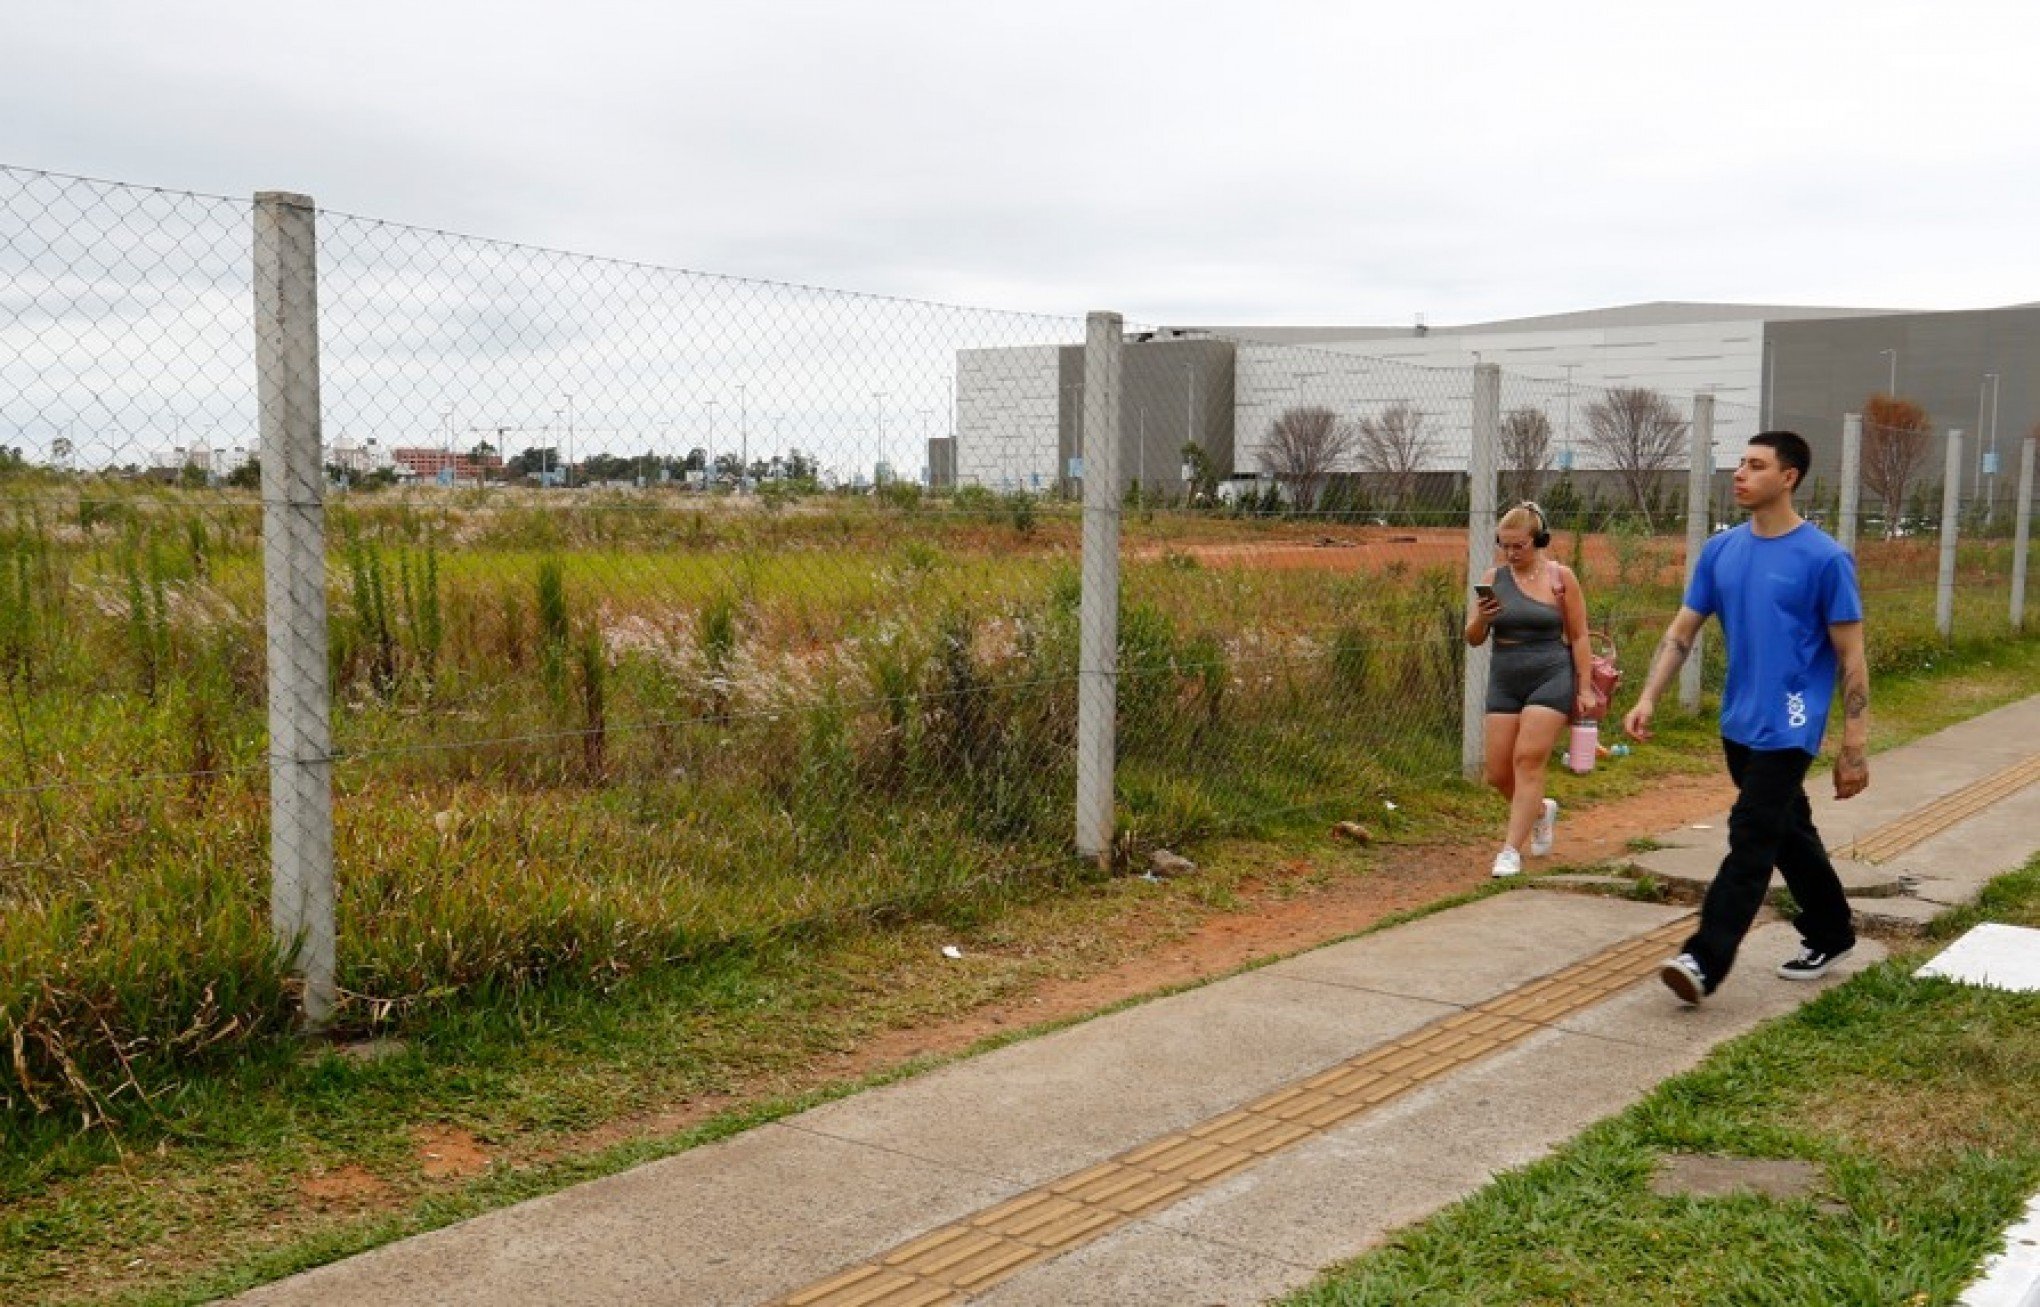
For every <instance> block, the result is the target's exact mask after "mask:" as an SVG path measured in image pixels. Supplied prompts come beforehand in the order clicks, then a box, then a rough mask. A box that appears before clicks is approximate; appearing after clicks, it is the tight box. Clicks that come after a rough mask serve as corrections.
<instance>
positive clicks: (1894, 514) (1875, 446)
mask: <svg viewBox="0 0 2040 1307" xmlns="http://www.w3.org/2000/svg"><path fill="white" fill-rule="evenodd" d="M1933 434H1934V423H1933V420H1932V419H1931V418H1929V417H1928V416H1927V411H1926V410H1925V409H1924V408H1921V407H1920V406H1919V405H1918V404H1915V403H1913V402H1912V401H1911V400H1909V399H1900V398H1899V397H1898V396H1896V395H1883V394H1879V395H1872V396H1871V397H1870V398H1869V400H1868V401H1867V402H1866V403H1865V404H1864V405H1863V484H1864V485H1866V486H1868V487H1870V490H1871V493H1873V494H1875V495H1876V496H1877V497H1878V498H1879V499H1881V500H1883V501H1884V534H1885V536H1886V537H1887V538H1888V537H1890V536H1893V535H1896V534H1897V533H1898V527H1899V519H1900V518H1901V517H1902V516H1904V514H1905V492H1906V487H1908V486H1910V485H1911V484H1912V481H1913V478H1914V477H1915V476H1918V475H1919V470H1920V464H1921V463H1923V462H1925V461H1926V457H1927V442H1928V441H1929V440H1931V439H1932V438H1933Z"/></svg>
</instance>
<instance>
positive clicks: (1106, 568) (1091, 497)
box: [1077, 313, 1126, 860]
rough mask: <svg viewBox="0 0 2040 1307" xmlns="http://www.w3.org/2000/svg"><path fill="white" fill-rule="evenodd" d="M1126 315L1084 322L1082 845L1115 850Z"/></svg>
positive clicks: (1086, 850) (1083, 849)
mask: <svg viewBox="0 0 2040 1307" xmlns="http://www.w3.org/2000/svg"><path fill="white" fill-rule="evenodd" d="M1125 337H1126V333H1125V329H1124V325H1123V319H1122V318H1121V317H1120V315H1119V314H1117V313H1092V314H1090V315H1089V316H1088V317H1087V318H1086V319H1085V328H1084V412H1083V422H1084V429H1083V437H1082V441H1083V443H1082V445H1081V446H1080V448H1082V450H1083V451H1084V452H1083V460H1084V462H1083V474H1084V543H1083V549H1084V558H1083V597H1082V599H1081V600H1080V601H1079V603H1078V626H1079V630H1078V635H1077V852H1078V853H1079V854H1081V855H1083V856H1084V857H1087V858H1098V859H1100V860H1103V859H1105V858H1107V857H1109V856H1110V854H1111V849H1112V798H1113V764H1114V748H1115V726H1116V723H1115V716H1116V714H1117V712H1118V689H1119V493H1118V492H1119V405H1120V394H1119V390H1120V371H1121V364H1122V360H1123V354H1124V350H1125Z"/></svg>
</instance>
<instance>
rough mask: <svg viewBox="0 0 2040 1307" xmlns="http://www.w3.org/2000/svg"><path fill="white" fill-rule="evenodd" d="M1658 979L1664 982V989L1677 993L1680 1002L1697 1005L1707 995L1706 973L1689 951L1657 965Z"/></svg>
mask: <svg viewBox="0 0 2040 1307" xmlns="http://www.w3.org/2000/svg"><path fill="white" fill-rule="evenodd" d="M1658 979H1659V980H1662V981H1664V982H1665V988H1666V989H1669V990H1671V991H1672V993H1674V994H1676V995H1678V998H1679V1001H1680V1002H1681V1003H1686V1004H1693V1005H1697V1004H1698V1003H1699V1002H1700V1000H1701V999H1703V998H1706V997H1707V973H1706V972H1704V971H1702V970H1701V969H1700V964H1699V963H1698V962H1696V961H1694V960H1693V955H1692V954H1691V953H1681V954H1679V956H1677V957H1675V958H1673V959H1672V960H1671V961H1670V962H1667V963H1665V964H1664V965H1663V966H1661V967H1659V968H1658Z"/></svg>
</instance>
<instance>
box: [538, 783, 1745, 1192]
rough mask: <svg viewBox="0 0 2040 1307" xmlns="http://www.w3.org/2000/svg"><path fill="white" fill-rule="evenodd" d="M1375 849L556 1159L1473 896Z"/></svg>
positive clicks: (1589, 817) (1661, 803)
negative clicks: (1349, 865)
mask: <svg viewBox="0 0 2040 1307" xmlns="http://www.w3.org/2000/svg"><path fill="white" fill-rule="evenodd" d="M1734 801H1735V788H1734V786H1733V785H1731V784H1730V783H1729V780H1728V776H1727V774H1726V772H1718V773H1709V774H1706V775H1700V776H1672V777H1667V778H1665V779H1663V780H1662V781H1659V782H1656V783H1653V784H1652V785H1651V787H1650V788H1649V789H1647V790H1644V791H1642V792H1640V793H1638V794H1635V795H1631V796H1629V797H1627V798H1624V799H1617V800H1610V801H1605V802H1602V803H1600V804H1598V805H1596V806H1595V807H1593V808H1591V809H1587V810H1583V811H1581V812H1579V813H1577V814H1574V813H1570V812H1568V813H1566V814H1564V815H1563V816H1562V817H1561V821H1560V826H1559V844H1558V847H1557V848H1556V849H1555V850H1554V852H1553V862H1555V863H1556V862H1562V863H1564V864H1565V865H1567V866H1571V867H1582V868H1584V867H1588V866H1592V865H1594V864H1596V863H1600V862H1603V861H1606V860H1607V859H1610V858H1613V857H1615V856H1616V855H1618V854H1620V853H1622V852H1624V851H1625V849H1626V848H1627V846H1628V844H1629V842H1630V841H1631V840H1634V839H1636V838H1638V837H1639V836H1648V835H1652V834H1656V833H1659V832H1663V831H1666V830H1670V829H1674V828H1676V827H1679V826H1682V825H1687V824H1690V823H1692V822H1696V821H1700V820H1703V819H1706V818H1710V817H1718V816H1719V815H1720V814H1721V813H1723V812H1725V811H1726V810H1727V808H1728V806H1729V805H1730V804H1731V803H1733V802H1734ZM1327 838H1328V840H1329V839H1330V836H1329V835H1328V836H1327ZM1377 852H1378V854H1379V856H1380V859H1381V862H1380V864H1379V866H1378V868H1377V869H1376V870H1375V871H1373V872H1371V873H1370V874H1367V875H1363V876H1337V877H1320V876H1318V875H1317V874H1316V873H1317V870H1318V869H1317V868H1316V867H1314V866H1313V865H1312V864H1311V863H1310V861H1309V860H1308V859H1293V860H1291V861H1288V862H1284V863H1280V864H1276V865H1271V866H1270V867H1268V868H1267V870H1266V871H1265V872H1264V873H1261V874H1257V875H1256V876H1254V877H1252V878H1250V879H1249V880H1248V881H1247V882H1245V883H1244V884H1243V885H1242V886H1241V887H1240V891H1241V892H1240V900H1241V902H1240V906H1239V907H1238V908H1237V909H1235V910H1230V911H1214V912H1212V913H1211V914H1210V915H1209V916H1207V917H1205V918H1204V919H1203V920H1201V921H1200V922H1198V923H1197V924H1196V925H1194V926H1193V927H1192V928H1191V929H1189V930H1188V931H1187V932H1184V931H1182V930H1180V929H1179V928H1177V927H1176V926H1175V925H1173V924H1164V923H1160V922H1157V921H1155V920H1153V919H1150V918H1147V917H1143V916H1141V915H1139V914H1131V915H1129V916H1127V917H1126V918H1124V919H1122V920H1121V921H1120V922H1119V923H1118V927H1117V929H1118V932H1119V938H1117V939H1116V940H1115V943H1116V944H1117V945H1118V948H1117V949H1116V950H1115V951H1116V953H1117V955H1118V961H1116V962H1114V963H1112V964H1111V965H1109V966H1106V967H1103V968H1101V969H1098V970H1095V971H1092V972H1090V973H1088V974H1081V975H1070V976H1064V977H1061V978H1058V979H1055V980H1050V981H1046V982H1044V983H1042V984H1039V985H1036V986H1033V987H1031V988H1029V989H1027V990H1025V991H1023V992H1021V993H1018V994H1015V995H1011V996H1009V997H1007V998H1005V999H1003V1000H1001V1001H999V1002H995V1003H991V1004H988V1005H986V1006H984V1007H981V1008H977V1009H975V1010H972V1011H970V1012H967V1013H964V1014H962V1015H960V1016H956V1017H952V1018H949V1019H946V1020H942V1021H939V1022H933V1023H929V1024H924V1025H917V1026H914V1027H911V1028H906V1029H897V1030H891V1031H885V1032H881V1033H878V1034H875V1035H874V1036H872V1037H871V1038H869V1039H866V1040H864V1041H862V1042H860V1043H859V1044H858V1046H857V1047H856V1048H855V1049H853V1050H848V1051H845V1052H842V1053H838V1054H834V1055H831V1056H828V1057H826V1058H824V1059H821V1060H819V1061H818V1062H816V1063H815V1064H813V1065H811V1066H809V1067H808V1068H806V1070H805V1071H804V1072H803V1073H800V1074H797V1075H796V1076H795V1077H794V1078H793V1080H792V1082H791V1083H789V1082H787V1081H786V1080H783V1079H782V1080H779V1081H778V1082H777V1083H775V1084H774V1085H772V1086H771V1087H770V1089H769V1091H767V1090H765V1089H764V1087H754V1088H756V1089H757V1090H758V1091H759V1092H756V1093H754V1092H752V1091H750V1090H743V1089H740V1090H738V1091H737V1092H735V1093H732V1094H730V1095H727V1096H722V1095H718V1096H715V1097H711V1098H700V1099H696V1100H694V1101H692V1102H689V1103H687V1104H685V1105H682V1106H678V1107H676V1108H675V1109H674V1110H672V1111H668V1112H661V1113H657V1114H653V1115H650V1116H645V1117H638V1118H631V1119H624V1120H617V1121H612V1122H609V1123H607V1124H605V1125H603V1126H600V1127H598V1128H596V1129H595V1130H592V1131H590V1132H588V1133H587V1134H585V1135H583V1136H581V1137H579V1138H578V1139H577V1140H576V1141H575V1143H574V1145H573V1146H572V1147H571V1148H570V1149H568V1150H566V1151H572V1152H580V1151H584V1150H587V1151H592V1150H594V1149H599V1148H602V1147H607V1146H609V1145H612V1144H616V1143H621V1142H624V1141H627V1140H630V1139H634V1138H648V1137H655V1136H659V1135H664V1134H671V1133H675V1132H677V1131H680V1130H684V1129H687V1128H688V1127H690V1126H693V1125H697V1124H699V1123H701V1122H702V1121H705V1120H707V1119H708V1118H709V1117H711V1116H713V1115H715V1114H716V1113H717V1112H720V1111H724V1110H727V1109H729V1108H731V1107H734V1106H737V1105H739V1104H740V1103H742V1102H744V1101H746V1100H749V1099H752V1098H755V1097H760V1096H763V1095H764V1094H765V1093H767V1092H769V1093H772V1094H784V1093H789V1092H799V1091H801V1090H805V1089H813V1088H818V1087H821V1086H823V1085H827V1084H832V1083H833V1084H841V1083H843V1082H844V1081H846V1080H855V1079H859V1078H862V1077H866V1076H874V1075H879V1074H883V1073H884V1072H887V1071H890V1070H893V1069H895V1068H897V1067H900V1066H902V1065H904V1064H906V1063H908V1062H911V1061H913V1060H915V1059H917V1058H927V1057H943V1056H950V1055H954V1054H957V1053H961V1052H963V1051H965V1050H967V1049H969V1048H971V1047H973V1046H975V1045H977V1044H979V1043H982V1042H983V1041H985V1040H988V1039H993V1038H996V1037H998V1036H1001V1035H1005V1034H1010V1033H1012V1032H1013V1031H1015V1030H1021V1029H1027V1028H1030V1027H1034V1026H1038V1025H1043V1024H1048V1023H1053V1022H1059V1021H1065V1020H1070V1019H1073V1018H1077V1017H1082V1016H1085V1015H1087V1014H1089V1013H1093V1012H1097V1011H1099V1010H1101V1009H1103V1008H1107V1007H1110V1006H1112V1005H1114V1004H1117V1003H1121V1002H1125V1001H1127V1000H1129V999H1136V998H1139V997H1141V996H1143V995H1149V994H1156V993H1160V992H1165V991H1167V990H1170V989H1174V988H1177V987H1180V986H1183V985H1187V984H1193V983H1196V982H1198V981H1200V980H1204V979H1208V978H1210V977H1213V976H1218V975H1223V974H1225V973H1228V972H1231V971H1234V970H1237V969H1238V968H1240V967H1243V966H1246V965H1248V964H1250V963H1253V962H1257V961H1262V960H1266V959H1272V958H1278V957H1284V956H1288V955H1290V954H1294V953H1300V952H1304V951H1306V950H1309V949H1311V948H1315V947H1317V946H1319V945H1322V944H1326V943H1329V942H1331V941H1333V940H1337V939H1343V938H1345V937H1347V936H1350V935H1354V934H1357V933H1359V932H1361V931H1364V930H1366V929H1368V928H1369V927H1371V926H1374V925H1377V924H1379V923H1380V922H1382V921H1383V920H1385V919H1387V918H1389V917H1392V916H1395V915H1397V914H1399V913H1405V912H1410V911H1413V910H1416V909H1419V908H1422V907H1425V906H1427V905H1429V904H1434V903H1438V902H1441V901H1443V900H1445V899H1449V898H1453V897H1456V896H1458V895H1462V894H1466V893H1468V892H1470V891H1472V890H1475V889H1478V888H1480V887H1481V886H1483V885H1485V884H1487V883H1488V866H1489V862H1490V859H1491V857H1492V855H1493V846H1492V844H1491V843H1485V842H1484V843H1479V844H1421V845H1399V846H1387V847H1381V848H1379V849H1378V850H1377ZM1539 869H1540V868H1539V866H1538V864H1537V863H1536V862H1534V861H1533V862H1532V863H1531V864H1529V867H1528V870H1529V871H1530V872H1531V873H1533V874H1534V873H1535V872H1536V871H1538V870H1539Z"/></svg>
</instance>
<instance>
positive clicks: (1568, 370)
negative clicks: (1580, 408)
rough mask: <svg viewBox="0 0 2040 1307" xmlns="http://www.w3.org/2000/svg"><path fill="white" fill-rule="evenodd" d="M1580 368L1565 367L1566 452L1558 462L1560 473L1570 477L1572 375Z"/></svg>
mask: <svg viewBox="0 0 2040 1307" xmlns="http://www.w3.org/2000/svg"><path fill="white" fill-rule="evenodd" d="M1578 366H1579V364H1577V363H1568V364H1566V365H1565V450H1564V451H1563V452H1562V453H1561V454H1560V455H1559V460H1558V461H1559V471H1561V472H1564V473H1567V474H1568V475H1570V474H1571V472H1572V463H1573V456H1572V393H1573V386H1572V374H1573V369H1574V368H1577V367H1578Z"/></svg>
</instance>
